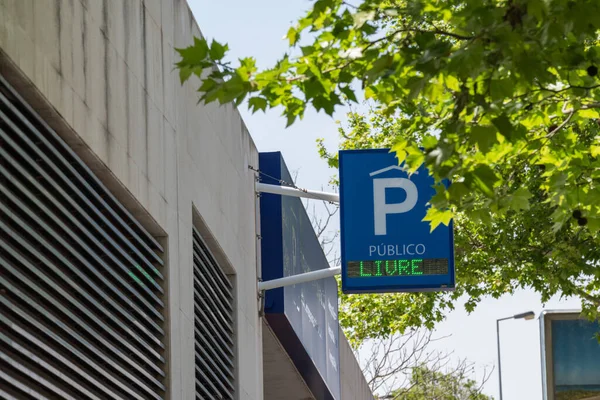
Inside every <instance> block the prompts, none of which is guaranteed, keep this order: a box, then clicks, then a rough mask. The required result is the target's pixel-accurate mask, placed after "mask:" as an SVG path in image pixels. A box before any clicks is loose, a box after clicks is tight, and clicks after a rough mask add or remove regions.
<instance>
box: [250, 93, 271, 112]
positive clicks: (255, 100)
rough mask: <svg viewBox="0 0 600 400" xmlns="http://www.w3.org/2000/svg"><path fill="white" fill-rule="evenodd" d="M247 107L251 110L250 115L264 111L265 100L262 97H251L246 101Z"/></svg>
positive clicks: (265, 106)
mask: <svg viewBox="0 0 600 400" xmlns="http://www.w3.org/2000/svg"><path fill="white" fill-rule="evenodd" d="M248 105H249V106H250V109H251V110H252V114H254V113H255V112H257V111H258V110H261V111H265V110H266V108H267V99H265V98H263V97H251V98H250V99H248Z"/></svg>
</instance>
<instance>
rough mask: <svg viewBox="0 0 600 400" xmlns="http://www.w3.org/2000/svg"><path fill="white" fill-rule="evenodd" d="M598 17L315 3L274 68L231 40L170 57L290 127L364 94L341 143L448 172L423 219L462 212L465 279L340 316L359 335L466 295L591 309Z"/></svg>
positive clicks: (512, 9) (596, 214)
mask: <svg viewBox="0 0 600 400" xmlns="http://www.w3.org/2000/svg"><path fill="white" fill-rule="evenodd" d="M598 15H600V2H599V1H597V0H506V1H501V0H410V1H408V0H407V1H404V0H396V1H395V0H364V1H363V2H361V3H360V4H358V3H357V4H350V3H348V2H346V1H342V0H317V1H316V2H315V3H314V4H313V7H312V9H311V10H310V11H308V12H307V13H306V15H304V16H303V17H302V18H300V19H299V20H298V22H297V24H295V25H294V26H293V27H291V28H290V30H289V31H288V33H287V36H286V37H287V40H288V41H289V45H290V52H289V55H284V56H283V57H282V58H281V59H280V60H279V61H278V62H277V63H276V64H275V65H274V66H273V67H272V68H268V69H265V70H258V69H257V67H256V64H255V61H254V60H253V59H252V58H243V59H240V60H239V63H238V64H236V65H232V64H229V63H226V62H224V61H223V60H224V57H225V55H226V52H227V46H226V45H222V44H220V43H218V42H216V41H213V42H212V43H208V42H207V41H206V40H204V39H199V38H197V39H196V40H195V41H194V44H193V45H191V46H190V47H188V48H185V49H178V51H179V53H180V55H181V61H180V62H179V63H178V64H177V66H178V68H179V72H180V76H181V79H182V82H183V81H186V80H188V79H189V78H190V77H192V76H197V77H198V78H200V79H199V82H200V83H199V92H200V95H201V100H203V101H206V102H211V101H219V102H220V103H226V102H236V103H237V104H241V103H242V102H244V101H247V104H248V106H249V107H250V109H251V110H253V111H257V110H262V111H264V110H266V109H269V108H280V109H281V110H283V114H284V116H285V117H286V118H287V121H288V124H292V123H294V121H296V119H297V118H302V116H303V114H304V112H305V110H306V109H307V107H312V108H314V109H316V110H323V111H324V112H326V113H328V114H332V113H333V112H334V110H335V107H336V106H339V105H341V104H344V103H346V102H353V101H356V98H357V96H356V93H357V92H360V93H364V96H365V97H366V99H368V100H369V101H370V102H372V104H373V105H374V108H375V110H376V111H375V113H374V115H373V116H372V117H373V119H374V120H373V121H370V120H369V119H364V118H362V117H360V116H355V118H354V120H353V121H352V120H351V126H350V130H351V131H352V132H350V133H348V134H347V139H345V141H344V143H343V147H346V148H352V147H363V146H364V147H377V146H386V147H387V146H389V147H391V148H392V149H393V151H394V152H396V155H397V157H398V161H399V162H400V163H402V162H405V163H406V165H407V166H408V167H409V168H410V169H412V170H416V169H417V168H418V167H419V166H421V165H422V164H425V165H426V166H427V167H428V168H429V171H430V173H431V174H432V175H433V176H434V178H435V179H436V181H437V182H441V181H442V180H443V179H450V180H451V181H452V185H450V186H449V188H445V187H444V186H443V185H441V184H440V185H438V186H437V195H436V196H435V197H434V198H433V199H432V201H431V204H432V206H431V208H430V209H429V211H428V213H427V215H426V217H425V220H426V221H430V223H431V227H432V229H434V228H435V227H436V226H438V225H439V224H440V223H443V224H447V223H448V221H449V220H450V218H454V219H455V222H456V227H457V228H456V229H457V236H458V240H457V247H458V249H457V266H458V274H459V275H458V290H457V291H456V292H455V293H454V294H452V295H441V294H426V295H399V296H395V297H391V296H392V295H385V296H378V297H374V296H372V299H373V302H379V303H381V304H375V305H378V308H376V309H372V308H371V309H369V308H364V307H363V310H368V314H362V315H361V314H360V313H355V314H350V313H348V314H346V315H345V317H347V318H349V320H347V321H346V323H347V326H351V327H352V328H353V329H354V331H355V333H356V336H355V337H354V339H356V340H357V341H358V342H360V340H362V339H364V338H366V337H373V336H381V335H387V334H390V333H392V332H395V331H397V330H402V329H404V328H406V327H407V326H415V325H420V324H425V325H431V324H432V323H433V322H435V321H436V320H439V319H440V318H441V317H442V315H443V312H444V310H445V309H447V308H452V307H453V304H454V301H455V300H456V298H458V296H459V295H462V294H467V295H468V301H467V304H466V306H467V309H469V310H470V309H472V308H473V307H474V306H475V304H476V303H477V301H479V300H480V299H481V297H482V296H484V295H492V296H495V297H498V296H500V295H502V294H504V293H510V292H512V291H513V290H515V288H518V287H521V288H533V289H534V290H536V291H537V292H539V293H540V294H541V296H542V299H543V300H546V299H548V298H549V297H550V296H552V295H554V294H557V293H561V294H563V295H566V296H572V295H576V296H579V297H580V298H582V299H583V307H584V310H585V311H586V313H587V314H588V315H589V316H590V317H593V316H595V315H597V313H598V306H599V305H600V268H599V259H600V236H599V231H600V133H599V131H600V126H599V124H600V114H599V111H600V80H599V77H598V68H599V66H600V43H599V41H598V38H599V30H600V18H598ZM422 149H424V150H422ZM321 151H322V152H323V155H324V156H325V157H328V158H329V160H330V162H331V165H332V166H336V158H335V155H329V154H327V152H326V150H325V149H322V150H321ZM388 297H389V298H393V299H402V300H398V301H391V302H389V301H387V299H388ZM352 298H354V297H352ZM368 298H369V297H368V296H366V297H361V296H356V299H368ZM357 301H358V300H357ZM347 304H348V303H347ZM371 305H373V304H371ZM379 306H380V307H379ZM357 310H358V311H360V310H361V308H360V307H359V308H355V309H354V310H353V311H357ZM406 311H412V312H406ZM365 312H366V311H365ZM365 315H369V318H365ZM398 315H402V317H401V318H398ZM356 318H358V319H356ZM354 319H356V320H354ZM342 322H343V321H342ZM355 343H357V342H355Z"/></svg>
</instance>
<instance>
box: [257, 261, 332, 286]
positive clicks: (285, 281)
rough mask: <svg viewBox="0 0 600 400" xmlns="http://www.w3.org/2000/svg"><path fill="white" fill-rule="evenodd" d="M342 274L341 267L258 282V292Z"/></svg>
mask: <svg viewBox="0 0 600 400" xmlns="http://www.w3.org/2000/svg"><path fill="white" fill-rule="evenodd" d="M341 273H342V267H333V268H327V269H319V270H317V271H310V272H305V273H303V274H298V275H292V276H285V277H283V278H279V279H272V280H270V281H264V282H258V291H259V292H262V291H264V290H269V289H276V288H280V287H284V286H291V285H296V284H298V283H305V282H312V281H316V280H319V279H325V278H330V277H332V276H336V275H339V274H341Z"/></svg>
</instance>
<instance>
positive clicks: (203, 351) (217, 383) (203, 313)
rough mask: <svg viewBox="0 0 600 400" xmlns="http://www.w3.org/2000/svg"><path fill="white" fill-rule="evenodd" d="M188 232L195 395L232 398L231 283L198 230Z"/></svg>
mask: <svg viewBox="0 0 600 400" xmlns="http://www.w3.org/2000/svg"><path fill="white" fill-rule="evenodd" d="M192 233H193V236H194V317H195V318H194V331H195V339H196V340H195V355H196V398H197V399H215V400H220V399H233V398H234V393H235V388H234V371H235V367H234V337H233V286H232V285H231V282H230V281H229V278H228V277H227V275H225V274H224V273H223V271H222V270H221V268H220V267H219V265H218V264H217V263H216V261H215V259H214V257H213V256H212V255H211V254H210V252H209V250H208V248H207V247H206V245H205V244H204V242H203V240H202V238H201V237H200V234H199V233H198V231H197V230H196V229H194V230H193V232H192Z"/></svg>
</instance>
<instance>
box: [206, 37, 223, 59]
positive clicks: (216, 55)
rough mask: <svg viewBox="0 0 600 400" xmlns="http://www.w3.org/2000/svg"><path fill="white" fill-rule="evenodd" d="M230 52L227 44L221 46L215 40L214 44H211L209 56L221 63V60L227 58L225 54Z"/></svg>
mask: <svg viewBox="0 0 600 400" xmlns="http://www.w3.org/2000/svg"><path fill="white" fill-rule="evenodd" d="M227 50H228V46H227V44H224V45H223V44H221V43H219V42H217V41H216V40H213V41H212V43H211V44H210V50H209V55H210V58H211V59H212V60H213V61H220V60H221V59H223V57H225V53H226V52H227Z"/></svg>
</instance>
